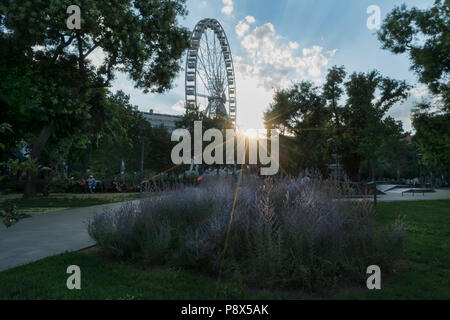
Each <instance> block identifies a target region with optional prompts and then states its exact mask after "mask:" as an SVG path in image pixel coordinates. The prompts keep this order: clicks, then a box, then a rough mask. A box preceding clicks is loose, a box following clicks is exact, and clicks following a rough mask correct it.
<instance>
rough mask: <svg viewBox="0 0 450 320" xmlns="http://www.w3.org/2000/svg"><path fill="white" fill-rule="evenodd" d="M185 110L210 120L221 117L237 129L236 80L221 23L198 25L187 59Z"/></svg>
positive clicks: (205, 20)
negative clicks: (197, 113) (229, 121)
mask: <svg viewBox="0 0 450 320" xmlns="http://www.w3.org/2000/svg"><path fill="white" fill-rule="evenodd" d="M185 91H186V109H187V110H192V109H195V108H199V109H200V110H203V111H204V112H205V113H206V115H207V116H208V117H211V118H213V117H215V116H217V115H219V114H221V115H225V116H226V117H228V118H229V119H230V120H231V121H232V122H233V124H235V125H236V111H237V106H236V80H235V75H234V65H233V58H232V56H231V50H230V45H229V43H228V39H227V36H226V34H225V31H224V30H223V28H222V26H221V25H220V23H219V21H217V20H216V19H203V20H201V21H200V22H198V23H197V25H196V26H195V28H194V31H193V33H192V37H191V47H190V48H189V50H188V52H187V57H186V75H185Z"/></svg>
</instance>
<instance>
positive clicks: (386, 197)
mask: <svg viewBox="0 0 450 320" xmlns="http://www.w3.org/2000/svg"><path fill="white" fill-rule="evenodd" d="M409 189H410V188H408V189H392V190H388V191H385V193H386V194H380V195H378V196H377V200H378V201H386V202H390V201H418V200H450V190H439V189H436V190H435V191H436V192H425V193H424V194H423V195H422V193H410V192H405V193H404V194H403V195H402V191H404V190H409ZM372 197H373V196H372Z"/></svg>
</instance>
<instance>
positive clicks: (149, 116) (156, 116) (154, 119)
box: [142, 109, 181, 132]
mask: <svg viewBox="0 0 450 320" xmlns="http://www.w3.org/2000/svg"><path fill="white" fill-rule="evenodd" d="M142 115H143V116H144V118H145V120H147V121H148V122H150V125H151V126H152V127H153V128H154V127H159V126H161V125H163V126H164V127H166V128H167V130H169V132H172V131H174V130H175V129H176V123H177V121H180V120H181V116H176V115H172V114H163V113H155V112H153V109H150V111H149V112H142Z"/></svg>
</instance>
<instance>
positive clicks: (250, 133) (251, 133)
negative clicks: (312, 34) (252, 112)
mask: <svg viewBox="0 0 450 320" xmlns="http://www.w3.org/2000/svg"><path fill="white" fill-rule="evenodd" d="M244 135H245V136H246V137H248V138H250V139H256V138H258V131H257V130H255V129H247V130H245V131H244Z"/></svg>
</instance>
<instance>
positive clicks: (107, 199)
mask: <svg viewBox="0 0 450 320" xmlns="http://www.w3.org/2000/svg"><path fill="white" fill-rule="evenodd" d="M135 199H139V193H93V194H89V193H87V194H82V193H81V194H80V193H54V194H50V195H49V196H47V197H45V196H41V195H40V196H37V197H36V198H32V199H22V194H10V195H0V208H3V207H6V206H8V205H10V204H15V205H16V206H17V210H18V211H20V212H22V213H27V214H31V215H36V214H43V213H48V212H52V211H60V210H64V209H70V208H78V207H89V206H95V205H99V204H107V203H113V202H123V201H127V200H135Z"/></svg>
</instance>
